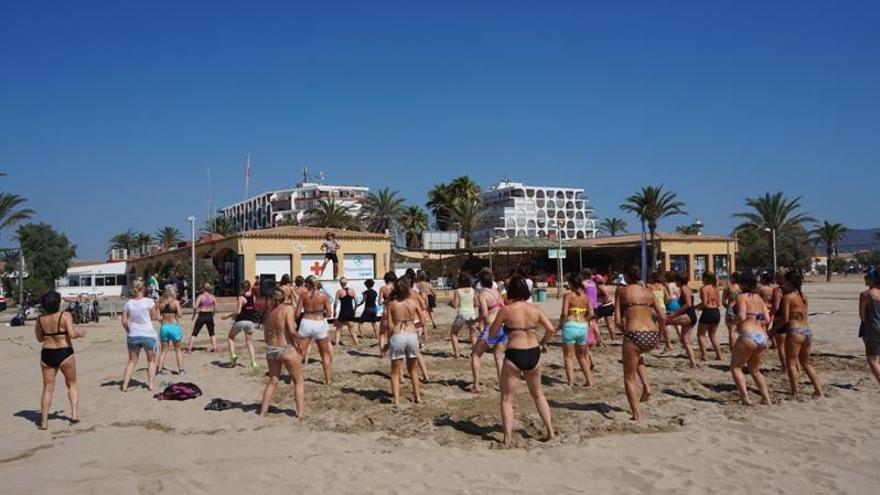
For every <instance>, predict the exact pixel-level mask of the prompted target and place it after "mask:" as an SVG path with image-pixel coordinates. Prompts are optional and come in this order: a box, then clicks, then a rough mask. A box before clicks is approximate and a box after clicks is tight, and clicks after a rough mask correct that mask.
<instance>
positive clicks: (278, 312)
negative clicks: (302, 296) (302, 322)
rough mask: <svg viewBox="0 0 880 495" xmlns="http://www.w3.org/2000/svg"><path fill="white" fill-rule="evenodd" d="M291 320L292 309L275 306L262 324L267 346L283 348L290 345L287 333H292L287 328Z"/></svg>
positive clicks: (285, 305)
mask: <svg viewBox="0 0 880 495" xmlns="http://www.w3.org/2000/svg"><path fill="white" fill-rule="evenodd" d="M292 318H293V308H291V307H290V305H288V304H286V303H283V304H279V305H278V306H275V308H274V309H273V310H272V311H270V312H269V315H268V316H267V317H266V321H264V322H263V330H264V333H265V339H266V344H267V345H272V346H279V347H280V346H284V345H288V344H290V342H289V341H288V333H290V332H293V329H292V328H288V322H289V321H290V320H291V319H292Z"/></svg>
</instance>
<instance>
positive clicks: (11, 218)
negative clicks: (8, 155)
mask: <svg viewBox="0 0 880 495" xmlns="http://www.w3.org/2000/svg"><path fill="white" fill-rule="evenodd" d="M3 175H6V174H3ZM25 201H27V200H26V199H24V198H22V197H21V196H19V195H17V194H10V193H0V231H2V230H3V229H5V228H8V227H11V226H13V225H15V224H16V223H18V222H22V221H24V220H27V219H29V218H31V217H32V216H34V210H31V209H29V208H23V209H17V208H18V206H19V205H20V204H22V203H24V202H25Z"/></svg>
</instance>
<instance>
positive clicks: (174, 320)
mask: <svg viewBox="0 0 880 495" xmlns="http://www.w3.org/2000/svg"><path fill="white" fill-rule="evenodd" d="M181 313H182V310H181V309H180V302H179V301H178V300H177V292H176V290H175V289H173V288H172V289H169V290H166V291H165V292H164V293H162V297H161V299H159V324H160V326H159V342H160V344H161V346H162V350H161V351H159V365H158V366H157V368H158V370H159V371H158V372H159V374H160V375H164V374H165V373H166V371H165V358H166V357H168V351H169V349H170V347H171V346H173V347H174V355H175V356H176V357H177V374H178V375H185V374H186V372H185V371H184V370H183V349H182V348H181V347H180V341H181V340H182V339H183V332H182V331H181V329H180V317H181Z"/></svg>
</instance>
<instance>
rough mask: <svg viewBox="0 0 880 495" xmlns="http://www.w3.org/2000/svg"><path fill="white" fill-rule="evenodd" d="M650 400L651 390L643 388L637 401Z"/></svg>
mask: <svg viewBox="0 0 880 495" xmlns="http://www.w3.org/2000/svg"><path fill="white" fill-rule="evenodd" d="M649 400H651V391H650V390H645V391H643V392H642V397H641V398H640V399H639V402H648V401H649Z"/></svg>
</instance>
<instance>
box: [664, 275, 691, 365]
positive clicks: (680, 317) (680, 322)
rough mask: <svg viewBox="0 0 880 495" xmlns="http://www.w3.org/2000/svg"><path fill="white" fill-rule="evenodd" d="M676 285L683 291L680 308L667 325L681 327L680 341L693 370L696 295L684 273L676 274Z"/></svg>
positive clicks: (679, 300)
mask: <svg viewBox="0 0 880 495" xmlns="http://www.w3.org/2000/svg"><path fill="white" fill-rule="evenodd" d="M674 277H675V285H676V286H677V287H678V288H679V290H680V291H681V294H680V295H679V296H678V303H679V305H680V308H679V309H678V311H676V312H674V313H672V314H671V315H669V316H668V317H667V318H666V324H667V325H675V326H678V327H679V333H678V341H679V342H680V343H681V346H682V347H683V348H684V351H685V352H686V353H687V357H688V361H690V364H691V369H695V368H696V367H697V360H696V358H695V357H694V350H693V349H691V332H693V330H694V326H695V325H696V324H697V311H696V309H695V307H694V293H693V291H692V290H691V288H690V287H689V286H688V282H690V279H689V278H688V276H687V275H686V274H684V273H676V274H675V275H674Z"/></svg>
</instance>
